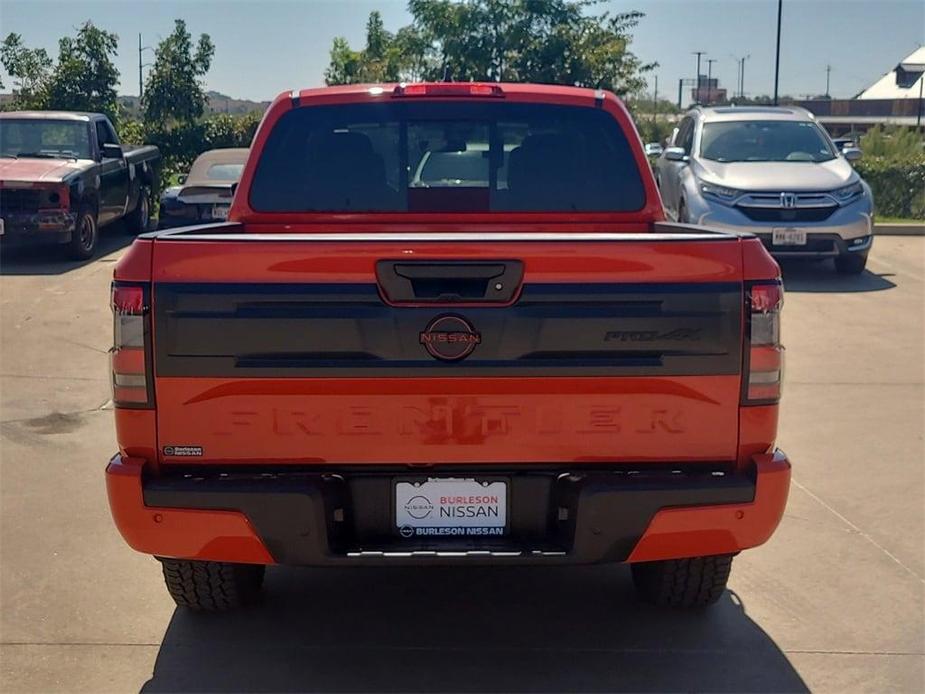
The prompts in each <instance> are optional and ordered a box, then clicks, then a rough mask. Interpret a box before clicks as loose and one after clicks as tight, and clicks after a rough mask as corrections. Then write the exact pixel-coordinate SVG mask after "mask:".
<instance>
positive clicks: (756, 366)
mask: <svg viewBox="0 0 925 694" xmlns="http://www.w3.org/2000/svg"><path fill="white" fill-rule="evenodd" d="M783 306H784V288H783V285H781V283H780V281H772V282H754V283H751V284H750V285H749V286H746V308H747V310H748V325H747V326H746V331H747V338H748V340H747V344H746V347H747V349H746V352H745V365H744V366H745V369H744V374H743V379H742V381H743V383H742V404H743V405H771V404H775V403H777V402H778V401H779V400H780V394H781V386H782V384H783V380H784V346H783V345H782V344H781V341H780V312H781V309H782V308H783Z"/></svg>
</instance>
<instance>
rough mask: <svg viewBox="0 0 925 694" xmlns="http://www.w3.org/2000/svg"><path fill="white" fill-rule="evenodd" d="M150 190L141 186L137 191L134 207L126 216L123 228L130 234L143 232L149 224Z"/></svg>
mask: <svg viewBox="0 0 925 694" xmlns="http://www.w3.org/2000/svg"><path fill="white" fill-rule="evenodd" d="M150 198H151V192H150V191H149V190H148V189H147V188H145V187H142V188H141V189H140V190H139V191H138V202H137V203H136V204H135V209H134V210H132V212H131V213H130V214H129V215H127V216H126V218H125V228H126V229H127V230H128V232H129V233H130V234H143V233H145V232H146V231H147V230H148V227H149V226H151V199H150Z"/></svg>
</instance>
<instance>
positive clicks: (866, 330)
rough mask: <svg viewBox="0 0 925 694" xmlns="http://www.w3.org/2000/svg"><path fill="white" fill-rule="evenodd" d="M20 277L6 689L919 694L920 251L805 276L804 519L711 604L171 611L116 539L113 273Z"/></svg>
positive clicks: (924, 402)
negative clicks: (106, 473) (860, 269)
mask: <svg viewBox="0 0 925 694" xmlns="http://www.w3.org/2000/svg"><path fill="white" fill-rule="evenodd" d="M125 241H126V239H125V237H122V236H119V235H118V233H113V234H110V235H109V237H108V239H107V244H108V249H109V250H111V251H112V252H111V253H110V254H109V255H107V256H106V257H104V258H102V259H100V260H97V261H94V262H91V263H87V264H83V265H78V264H73V263H66V262H58V261H56V262H47V261H46V260H44V258H43V256H42V254H37V253H26V254H17V255H15V256H11V255H8V254H7V255H5V256H4V257H3V259H2V264H0V639H2V643H0V690H2V691H10V692H19V691H23V692H26V691H28V692H48V691H95V692H102V691H114V692H128V691H138V690H139V689H144V691H147V692H173V691H227V690H235V691H244V690H246V691H279V690H287V691H293V690H311V691H398V690H403V691H434V690H441V691H446V690H463V691H492V690H506V691H514V690H516V691H565V690H568V691H614V690H633V691H666V690H711V691H742V690H749V691H802V690H806V689H813V690H819V691H846V690H852V691H871V692H881V691H909V692H912V691H922V690H923V689H925V674H923V668H925V655H923V641H925V616H923V614H925V546H923V540H925V465H923V462H925V461H923V446H925V443H923V422H925V385H923V384H925V377H923V370H925V352H923V338H925V309H923V306H925V238H921V237H919V238H916V237H883V238H877V239H876V241H875V244H874V249H873V254H872V257H871V262H870V265H869V272H867V273H865V274H864V275H862V276H861V277H858V278H850V277H840V276H836V275H835V274H834V272H833V271H832V269H831V268H830V267H829V266H828V265H813V264H793V265H788V266H786V267H785V277H786V282H787V288H788V295H787V300H786V306H785V318H784V340H785V342H786V344H787V347H788V354H787V378H786V387H785V400H784V405H783V408H782V422H781V435H780V439H779V440H780V444H781V446H782V447H783V448H784V449H785V450H786V451H787V452H788V454H789V455H790V456H791V458H792V459H793V461H794V463H795V469H794V486H793V489H792V492H791V497H790V504H789V506H788V510H787V513H786V515H785V518H784V521H783V523H782V525H781V528H780V529H779V531H778V533H777V534H776V535H775V537H774V538H773V539H772V540H771V541H770V543H769V544H768V545H766V546H765V547H763V548H759V549H756V550H753V551H751V552H747V553H744V554H743V555H741V556H740V557H738V558H737V559H736V561H735V565H734V568H733V577H732V580H731V583H730V588H731V590H730V592H729V593H727V595H726V596H725V597H724V598H723V599H722V601H721V602H720V604H719V605H717V606H716V607H715V608H714V609H712V610H709V611H707V612H705V613H702V614H697V613H695V614H684V613H674V612H669V611H660V610H655V609H651V608H648V607H645V606H642V605H640V604H638V603H637V602H636V601H635V598H634V596H633V594H632V588H631V585H630V582H629V577H628V571H627V570H626V569H625V568H624V567H620V566H610V567H590V568H581V569H561V568H557V569H553V568H549V569H466V570H448V569H429V570H415V569H364V570H354V571H342V570H327V571H311V570H294V569H271V570H270V571H269V573H268V578H267V594H266V598H265V600H264V603H263V604H262V605H261V606H257V607H254V608H251V609H247V610H244V611H242V612H239V613H236V614H232V615H226V616H210V615H196V614H191V613H187V612H182V611H176V610H174V608H173V604H172V602H171V601H170V599H169V598H168V596H167V594H166V592H165V590H164V588H163V585H162V583H161V578H160V575H159V567H158V565H157V564H156V562H155V561H154V560H152V559H150V558H148V557H145V556H142V555H138V554H135V553H134V552H132V551H131V550H130V549H128V548H127V547H126V546H125V545H124V544H123V542H122V540H121V538H120V537H119V536H118V534H117V532H116V530H115V529H114V527H113V526H112V522H111V519H110V518H109V511H108V508H107V505H106V498H105V489H104V485H103V477H102V469H103V465H104V464H105V461H106V460H107V458H108V457H109V455H110V454H111V452H112V451H113V448H114V434H113V427H112V421H111V413H110V412H109V411H108V409H107V407H108V405H107V403H108V399H109V392H108V384H107V380H106V371H107V363H106V350H107V349H108V347H109V344H110V340H111V319H110V314H109V310H108V307H107V294H108V284H109V275H110V272H111V269H112V263H113V261H114V259H115V258H116V257H118V255H119V253H120V252H121V249H120V246H121V245H122V244H124V242H125Z"/></svg>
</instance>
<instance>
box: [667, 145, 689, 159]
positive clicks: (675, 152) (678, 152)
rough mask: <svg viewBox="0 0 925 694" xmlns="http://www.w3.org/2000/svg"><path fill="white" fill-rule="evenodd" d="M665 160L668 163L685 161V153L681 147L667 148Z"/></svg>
mask: <svg viewBox="0 0 925 694" xmlns="http://www.w3.org/2000/svg"><path fill="white" fill-rule="evenodd" d="M665 159H667V160H668V161H682V162H683V161H687V160H688V156H687V152H685V151H684V148H683V147H669V148H668V149H666V150H665Z"/></svg>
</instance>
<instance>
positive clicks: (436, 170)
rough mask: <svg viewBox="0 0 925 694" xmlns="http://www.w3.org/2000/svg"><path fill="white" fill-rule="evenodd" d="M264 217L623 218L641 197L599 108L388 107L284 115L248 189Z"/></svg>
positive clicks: (627, 158)
mask: <svg viewBox="0 0 925 694" xmlns="http://www.w3.org/2000/svg"><path fill="white" fill-rule="evenodd" d="M250 204H251V207H252V208H253V209H254V210H257V211H261V212H486V211H511V212H514V211H520V212H628V211H635V210H639V209H641V208H642V207H643V206H644V205H645V190H644V188H643V184H642V179H641V177H640V175H639V170H638V168H637V166H636V161H635V159H634V158H633V154H632V151H631V149H630V146H629V143H628V142H627V139H626V137H625V135H624V134H623V131H622V129H621V128H620V125H619V124H618V123H617V121H616V120H614V118H613V117H612V116H610V114H608V113H607V112H606V111H603V110H601V109H596V108H582V107H573V106H556V105H545V104H511V103H498V102H492V103H471V102H467V103H460V102H456V103H442V102H402V103H395V102H388V103H382V104H357V105H343V106H317V107H302V108H298V109H295V110H293V111H290V112H288V113H286V114H285V115H283V116H282V117H281V118H280V120H279V121H278V123H277V124H276V126H275V127H274V128H273V130H272V132H271V133H270V136H269V138H268V140H267V142H266V146H265V147H264V150H263V153H262V154H261V157H260V161H259V162H258V165H257V171H256V174H255V176H254V180H253V183H252V184H251V192H250Z"/></svg>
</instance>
